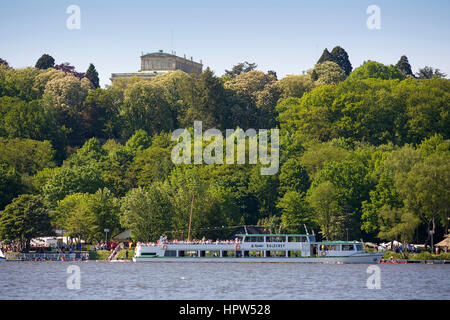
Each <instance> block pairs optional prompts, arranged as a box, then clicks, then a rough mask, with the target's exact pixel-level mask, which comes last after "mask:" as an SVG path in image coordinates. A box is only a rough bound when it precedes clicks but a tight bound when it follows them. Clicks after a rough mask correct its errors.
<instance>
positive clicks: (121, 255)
mask: <svg viewBox="0 0 450 320" xmlns="http://www.w3.org/2000/svg"><path fill="white" fill-rule="evenodd" d="M127 251H128V259H132V258H133V257H134V249H123V250H120V251H119V255H118V256H117V259H119V260H122V259H126V252H127Z"/></svg>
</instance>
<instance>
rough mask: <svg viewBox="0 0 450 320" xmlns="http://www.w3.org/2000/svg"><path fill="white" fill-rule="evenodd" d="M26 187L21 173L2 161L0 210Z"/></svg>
mask: <svg viewBox="0 0 450 320" xmlns="http://www.w3.org/2000/svg"><path fill="white" fill-rule="evenodd" d="M24 189H25V186H24V185H23V184H22V181H21V178H20V174H19V173H18V172H17V171H16V170H15V169H14V168H13V167H9V166H7V165H6V164H4V163H0V210H3V208H4V207H5V206H6V205H7V204H8V203H10V202H11V200H12V199H14V198H15V197H17V196H18V195H19V194H21V193H22V192H23V191H24Z"/></svg>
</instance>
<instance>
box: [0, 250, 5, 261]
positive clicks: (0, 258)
mask: <svg viewBox="0 0 450 320" xmlns="http://www.w3.org/2000/svg"><path fill="white" fill-rule="evenodd" d="M5 260H6V257H5V255H4V254H3V252H2V249H0V262H3V261H5Z"/></svg>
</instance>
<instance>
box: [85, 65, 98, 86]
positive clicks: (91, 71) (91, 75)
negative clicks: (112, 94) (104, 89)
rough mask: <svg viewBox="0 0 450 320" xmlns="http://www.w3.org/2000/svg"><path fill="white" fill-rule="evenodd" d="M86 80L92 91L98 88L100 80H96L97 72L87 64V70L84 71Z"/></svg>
mask: <svg viewBox="0 0 450 320" xmlns="http://www.w3.org/2000/svg"><path fill="white" fill-rule="evenodd" d="M86 78H88V79H89V80H90V81H91V83H92V87H93V88H94V89H98V88H100V80H99V78H98V72H97V70H96V69H95V66H94V65H93V64H92V63H91V64H89V68H88V69H87V71H86Z"/></svg>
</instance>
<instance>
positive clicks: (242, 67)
mask: <svg viewBox="0 0 450 320" xmlns="http://www.w3.org/2000/svg"><path fill="white" fill-rule="evenodd" d="M256 67H258V66H257V65H256V63H250V62H247V61H245V62H241V63H238V64H237V65H235V66H233V68H232V69H231V70H225V75H226V76H230V77H232V78H235V77H236V76H238V75H240V74H241V73H245V72H250V71H252V70H255V69H256Z"/></svg>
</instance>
